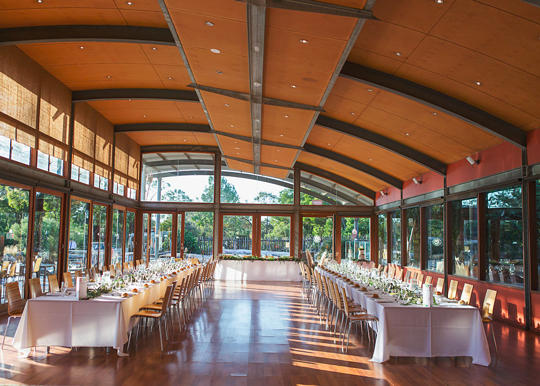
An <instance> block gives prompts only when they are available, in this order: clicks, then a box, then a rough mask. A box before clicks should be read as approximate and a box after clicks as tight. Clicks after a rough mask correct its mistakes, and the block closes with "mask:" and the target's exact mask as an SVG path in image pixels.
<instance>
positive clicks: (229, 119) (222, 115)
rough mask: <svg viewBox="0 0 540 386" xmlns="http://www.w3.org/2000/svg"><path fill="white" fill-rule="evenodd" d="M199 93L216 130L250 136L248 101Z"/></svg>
mask: <svg viewBox="0 0 540 386" xmlns="http://www.w3.org/2000/svg"><path fill="white" fill-rule="evenodd" d="M201 94H202V98H203V99H204V102H205V104H206V107H207V109H208V112H209V115H210V119H211V120H212V123H213V124H214V128H215V129H216V130H218V131H226V132H228V133H234V134H240V135H245V136H251V118H250V107H249V102H246V101H242V100H239V99H233V98H229V97H226V96H223V95H218V94H212V93H209V92H202V93H201ZM225 105H228V106H225Z"/></svg>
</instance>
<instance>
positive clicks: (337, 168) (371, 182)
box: [298, 152, 388, 191]
mask: <svg viewBox="0 0 540 386" xmlns="http://www.w3.org/2000/svg"><path fill="white" fill-rule="evenodd" d="M298 161H299V162H302V163H306V164H308V165H313V166H316V167H318V168H321V169H324V170H326V171H328V172H330V173H333V174H336V175H338V176H342V177H344V178H346V179H348V180H351V181H353V182H356V183H357V184H360V185H363V186H365V187H366V188H369V189H371V190H374V191H378V190H381V189H384V188H386V187H387V185H388V184H387V183H385V182H383V181H380V180H378V179H376V178H374V177H372V176H370V175H368V174H365V173H362V172H360V171H358V170H356V169H353V168H351V167H349V166H346V165H343V164H341V163H339V162H336V161H332V160H329V159H328V158H324V157H319V156H317V155H314V154H310V153H306V152H302V153H301V154H300V156H299V157H298Z"/></svg>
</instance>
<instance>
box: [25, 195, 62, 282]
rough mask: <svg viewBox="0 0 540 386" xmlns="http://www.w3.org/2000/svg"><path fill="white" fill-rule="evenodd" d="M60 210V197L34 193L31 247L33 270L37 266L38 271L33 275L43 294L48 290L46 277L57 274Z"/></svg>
mask: <svg viewBox="0 0 540 386" xmlns="http://www.w3.org/2000/svg"><path fill="white" fill-rule="evenodd" d="M61 210H62V198H61V197H59V196H55V195H52V194H47V193H42V192H37V193H36V199H35V214H34V243H33V246H32V248H33V256H34V261H33V268H36V266H37V265H39V270H37V272H35V274H37V275H38V276H39V278H40V280H41V287H42V289H43V291H44V292H45V291H48V290H49V281H48V280H47V276H48V275H54V274H56V273H57V271H56V270H57V266H58V253H59V251H58V249H59V243H60V231H61V230H60V214H61ZM39 259H41V260H39ZM34 270H35V269H34Z"/></svg>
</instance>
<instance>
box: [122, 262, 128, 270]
mask: <svg viewBox="0 0 540 386" xmlns="http://www.w3.org/2000/svg"><path fill="white" fill-rule="evenodd" d="M122 267H123V268H124V271H128V270H129V265H128V262H127V261H124V264H122Z"/></svg>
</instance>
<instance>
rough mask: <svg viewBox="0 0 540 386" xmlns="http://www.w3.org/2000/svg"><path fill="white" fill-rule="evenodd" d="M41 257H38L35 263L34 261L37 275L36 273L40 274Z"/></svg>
mask: <svg viewBox="0 0 540 386" xmlns="http://www.w3.org/2000/svg"><path fill="white" fill-rule="evenodd" d="M41 260H42V259H41V257H38V258H37V259H36V260H35V261H34V270H33V272H34V273H36V272H39V268H40V267H41Z"/></svg>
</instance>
